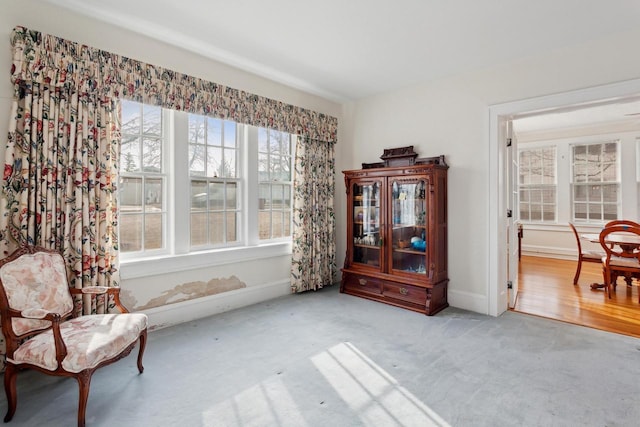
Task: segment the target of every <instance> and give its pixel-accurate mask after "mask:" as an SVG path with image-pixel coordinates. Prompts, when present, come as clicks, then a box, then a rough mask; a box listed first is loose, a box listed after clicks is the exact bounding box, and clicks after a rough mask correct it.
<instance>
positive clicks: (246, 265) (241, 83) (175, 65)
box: [0, 0, 341, 326]
mask: <svg viewBox="0 0 640 427" xmlns="http://www.w3.org/2000/svg"><path fill="white" fill-rule="evenodd" d="M17 25H22V26H25V27H27V28H29V29H33V30H37V31H41V32H43V33H47V34H52V35H56V36H59V37H63V38H66V39H70V40H73V41H76V42H79V43H82V44H87V45H90V46H93V47H96V48H100V49H104V50H107V51H110V52H114V53H117V54H121V55H124V56H128V57H131V58H134V59H137V60H140V61H144V62H148V63H151V64H154V65H158V66H162V67H165V68H168V69H172V70H175V71H178V72H181V73H185V74H189V75H193V76H196V77H200V78H203V79H206V80H209V81H213V82H217V83H220V84H224V85H227V86H230V87H234V88H238V89H243V90H246V91H249V92H252V93H255V94H258V95H262V96H266V97H269V98H273V99H277V100H280V101H283V102H286V103H290V104H294V105H297V106H300V107H304V108H308V109H311V110H315V111H319V112H323V113H327V114H330V115H332V116H334V117H338V119H340V114H341V107H340V105H338V104H336V103H334V102H331V101H328V100H325V99H322V98H320V97H317V96H314V95H310V94H307V93H304V92H301V91H299V90H296V89H292V88H290V87H287V86H284V85H282V84H279V83H275V82H273V81H270V80H266V79H264V78H260V77H257V76H255V75H253V74H250V73H247V72H244V71H240V70H238V69H235V68H232V67H229V66H226V65H224V64H221V63H218V62H215V61H212V60H209V59H207V58H205V57H201V56H198V55H196V54H193V53H190V52H188V51H185V50H182V49H179V48H176V47H173V46H169V45H167V44H164V43H160V42H158V41H155V40H152V39H149V38H146V37H143V36H140V35H139V34H136V33H133V32H130V31H127V30H124V29H122V28H119V27H115V26H111V25H108V24H105V23H102V22H100V21H97V20H93V19H89V18H87V17H84V16H81V15H74V14H73V13H70V12H69V11H68V10H65V9H60V8H57V7H55V6H52V5H50V4H47V3H42V2H38V1H33V0H3V2H2V12H1V13H0V40H4V48H3V49H0V70H4V73H5V74H4V76H5V77H4V78H2V77H0V135H3V140H2V141H0V159H1V160H2V161H4V151H5V144H6V135H7V129H8V123H9V109H10V105H11V98H12V96H13V91H12V85H11V82H10V81H9V70H10V67H11V50H10V43H9V35H10V33H11V30H12V29H13V28H14V27H15V26H17ZM0 202H1V201H0ZM282 252H283V251H282V248H280V250H278V251H277V252H275V253H273V254H272V255H271V256H269V255H267V257H266V258H265V257H264V256H262V257H261V258H260V259H258V260H255V259H248V260H247V259H245V260H244V261H237V260H236V261H234V257H233V256H232V257H229V260H227V261H223V262H220V261H218V259H219V258H220V256H219V255H212V256H211V262H210V263H207V262H206V260H205V262H202V257H198V258H199V259H198V262H197V263H195V265H196V267H191V268H186V269H184V268H185V267H184V266H185V265H187V266H189V265H193V264H194V263H189V262H186V263H181V264H180V265H181V267H176V269H175V270H174V271H173V272H172V271H171V270H172V269H171V268H168V269H167V268H163V269H162V271H158V270H156V271H157V274H154V275H148V274H139V272H140V269H136V268H129V269H128V266H126V265H125V266H123V269H122V282H121V286H122V288H123V291H124V292H125V294H126V295H127V298H128V300H129V301H136V303H135V305H136V306H141V305H144V304H145V303H146V302H147V301H149V300H150V299H152V298H155V297H158V296H161V295H163V294H165V293H166V292H168V291H170V290H172V289H173V288H174V287H176V286H177V285H180V284H183V283H187V282H197V281H203V282H208V281H210V280H211V279H215V278H220V279H224V278H228V277H229V276H231V275H235V276H237V277H238V278H239V279H240V281H242V282H244V283H245V284H246V285H247V288H245V289H240V290H237V291H231V292H227V293H224V294H218V295H213V296H209V297H204V298H198V299H197V300H191V301H190V302H188V303H179V304H172V305H167V306H165V307H160V308H157V309H152V310H150V312H149V314H150V321H151V323H152V325H156V326H163V325H168V324H172V323H177V322H180V321H186V320H191V319H194V318H197V317H202V316H206V315H209V314H214V313H216V312H221V311H225V310H229V309H233V308H236V307H240V306H242V305H246V304H251V303H255V302H258V301H262V300H266V299H269V298H273V297H275V296H279V295H284V294H287V293H289V289H290V286H289V277H290V266H291V262H290V255H289V254H288V253H284V254H283V253H282ZM163 264H164V265H165V266H166V264H167V263H163ZM213 264H215V265H214V266H211V265H213ZM142 270H144V268H143V269H142ZM166 270H168V271H166ZM176 270H179V271H176Z"/></svg>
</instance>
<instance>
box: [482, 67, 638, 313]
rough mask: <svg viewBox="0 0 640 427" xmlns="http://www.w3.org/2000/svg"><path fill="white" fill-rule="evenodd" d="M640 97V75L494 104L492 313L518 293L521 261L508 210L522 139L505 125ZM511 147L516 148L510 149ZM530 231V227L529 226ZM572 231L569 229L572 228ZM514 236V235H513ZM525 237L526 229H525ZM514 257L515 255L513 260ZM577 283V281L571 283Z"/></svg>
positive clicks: (490, 194) (496, 311) (489, 287)
mask: <svg viewBox="0 0 640 427" xmlns="http://www.w3.org/2000/svg"><path fill="white" fill-rule="evenodd" d="M639 99H640V79H638V80H632V81H627V82H622V83H616V84H611V85H606V86H599V87H594V88H589V89H583V90H578V91H573V92H567V93H562V94H557V95H551V96H545V97H540V98H533V99H528V100H523V101H516V102H511V103H506V104H500V105H495V106H492V107H490V153H489V159H490V168H489V171H490V191H489V218H490V219H491V220H490V226H489V231H490V233H489V236H490V241H489V280H488V292H487V295H488V296H489V298H488V305H489V307H488V310H487V311H488V313H489V314H490V315H495V316H497V315H499V314H501V313H502V312H504V311H506V310H507V309H508V307H509V301H508V300H509V291H508V289H507V286H510V287H511V292H512V295H513V293H516V295H517V292H518V280H519V271H518V263H517V262H515V263H514V262H510V261H513V252H512V251H510V245H509V243H508V242H511V249H512V248H513V245H514V244H516V241H515V240H514V239H513V235H514V233H513V230H514V228H513V224H510V222H509V221H510V219H511V218H510V216H509V213H510V212H511V213H513V211H514V208H515V206H514V205H513V203H514V202H513V201H512V200H510V197H511V195H510V192H511V190H510V189H509V188H510V187H509V184H510V183H512V182H510V181H509V180H514V179H517V174H516V173H514V171H513V163H512V162H511V161H510V159H512V158H513V157H514V155H513V153H514V152H517V137H516V138H514V139H513V140H512V142H511V144H508V143H507V137H508V135H507V133H506V129H507V128H508V125H509V124H510V123H512V122H513V121H514V120H523V119H530V118H535V120H543V121H544V118H545V116H547V118H549V117H551V115H552V114H553V115H562V114H566V113H572V112H578V111H580V112H585V111H586V110H587V109H591V108H600V107H606V106H610V107H612V108H613V106H617V105H622V104H628V103H630V102H632V101H633V102H635V101H637V100H639ZM509 150H513V151H512V152H511V153H510V152H509ZM525 230H526V227H525ZM567 230H568V227H567ZM510 235H511V238H510ZM525 236H526V231H525ZM510 257H511V258H510ZM570 285H572V284H570Z"/></svg>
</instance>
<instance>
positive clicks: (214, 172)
mask: <svg viewBox="0 0 640 427" xmlns="http://www.w3.org/2000/svg"><path fill="white" fill-rule="evenodd" d="M221 165H222V148H220V147H207V176H208V177H210V178H216V177H221V176H224V172H223V169H222V167H221Z"/></svg>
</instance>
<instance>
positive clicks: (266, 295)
mask: <svg viewBox="0 0 640 427" xmlns="http://www.w3.org/2000/svg"><path fill="white" fill-rule="evenodd" d="M290 293H291V282H290V281H289V280H282V281H279V282H273V283H266V284H263V285H257V286H249V287H246V288H242V289H236V290H233V291H228V292H222V293H219V294H215V295H209V296H206V297H202V298H194V299H191V300H188V301H181V302H177V303H174V304H167V305H164V306H162V307H154V308H150V309H148V310H142V311H141V312H142V313H145V314H146V315H147V316H149V330H157V329H162V328H166V327H168V326H173V325H177V324H180V323H184V322H189V321H191V320H195V319H201V318H203V317H207V316H213V315H214V314H219V313H224V312H226V311H230V310H234V309H236V308H240V307H245V306H248V305H252V304H256V303H259V302H263V301H268V300H270V299H273V298H278V297H281V296H284V295H289V294H290Z"/></svg>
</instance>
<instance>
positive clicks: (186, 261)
mask: <svg viewBox="0 0 640 427" xmlns="http://www.w3.org/2000/svg"><path fill="white" fill-rule="evenodd" d="M286 255H291V242H290V241H287V242H278V243H269V244H264V245H258V246H243V247H237V248H225V249H216V250H210V251H203V252H193V253H188V254H179V255H163V256H158V257H153V258H144V259H136V260H122V261H120V278H121V280H126V279H136V278H139V277H148V276H157V275H160V274H167V273H175V272H178V271H187V270H195V269H199V268H206V267H215V266H218V265H224V264H232V263H236V262H244V261H252V260H256V259H265V258H273V257H278V256H286Z"/></svg>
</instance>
